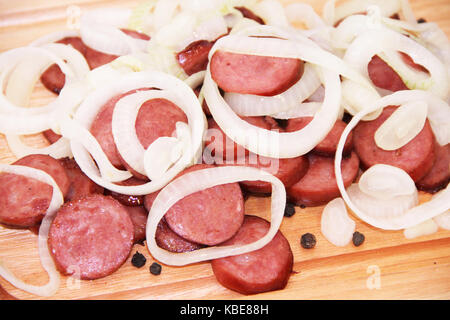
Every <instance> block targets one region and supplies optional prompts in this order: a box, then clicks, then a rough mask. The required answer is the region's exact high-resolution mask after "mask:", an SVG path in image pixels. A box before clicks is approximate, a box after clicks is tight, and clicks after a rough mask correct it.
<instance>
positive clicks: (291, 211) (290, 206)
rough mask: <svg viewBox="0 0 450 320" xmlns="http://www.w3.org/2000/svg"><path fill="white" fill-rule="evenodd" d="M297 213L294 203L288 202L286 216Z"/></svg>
mask: <svg viewBox="0 0 450 320" xmlns="http://www.w3.org/2000/svg"><path fill="white" fill-rule="evenodd" d="M294 214H295V207H294V205H293V204H292V203H290V202H286V207H284V216H285V217H292V216H293V215H294Z"/></svg>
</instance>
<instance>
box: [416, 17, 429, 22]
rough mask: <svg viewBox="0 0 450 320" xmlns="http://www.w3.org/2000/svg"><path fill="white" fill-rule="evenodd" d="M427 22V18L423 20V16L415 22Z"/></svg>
mask: <svg viewBox="0 0 450 320" xmlns="http://www.w3.org/2000/svg"><path fill="white" fill-rule="evenodd" d="M425 22H427V20H425V19H424V18H420V19H418V20H417V23H425Z"/></svg>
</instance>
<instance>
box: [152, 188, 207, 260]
mask: <svg viewBox="0 0 450 320" xmlns="http://www.w3.org/2000/svg"><path fill="white" fill-rule="evenodd" d="M157 195H158V192H154V193H151V194H149V195H147V196H145V208H146V209H147V210H148V211H150V209H151V207H152V205H153V201H155V199H156V196H157ZM155 241H156V244H157V245H158V247H160V248H162V249H164V250H167V251H170V252H177V253H181V252H189V251H193V250H197V249H200V248H203V247H204V246H203V245H200V244H198V243H195V242H191V241H188V240H186V239H184V238H182V237H180V236H179V235H177V234H176V233H175V232H173V231H172V230H171V229H170V228H169V226H168V225H167V223H166V220H165V219H164V217H163V218H162V219H161V221H159V223H158V226H157V228H156V234H155Z"/></svg>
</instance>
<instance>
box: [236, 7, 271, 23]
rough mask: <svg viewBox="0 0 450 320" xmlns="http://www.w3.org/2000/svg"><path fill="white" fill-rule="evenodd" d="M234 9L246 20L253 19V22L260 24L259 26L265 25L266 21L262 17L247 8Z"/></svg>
mask: <svg viewBox="0 0 450 320" xmlns="http://www.w3.org/2000/svg"><path fill="white" fill-rule="evenodd" d="M234 8H235V9H237V10H239V11H240V12H241V13H242V15H243V16H244V18H247V19H251V20H253V21H256V22H258V23H259V24H265V23H264V20H263V19H262V18H261V17H259V16H257V15H256V14H255V13H254V12H253V11H251V10H250V9H247V8H246V7H234Z"/></svg>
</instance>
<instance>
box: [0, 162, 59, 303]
mask: <svg viewBox="0 0 450 320" xmlns="http://www.w3.org/2000/svg"><path fill="white" fill-rule="evenodd" d="M0 171H2V172H8V173H13V174H18V175H23V176H26V177H29V178H33V179H36V180H39V181H41V182H44V183H47V184H49V185H51V186H52V187H53V193H52V199H51V201H50V204H49V207H48V208H47V211H46V213H45V216H44V219H43V220H42V223H41V226H40V228H39V236H38V250H39V256H40V259H41V264H42V267H43V268H44V270H45V271H46V272H47V274H48V276H49V281H48V282H47V284H45V285H42V286H35V285H30V284H27V283H25V282H23V281H22V280H20V279H19V278H17V277H16V276H15V275H14V274H13V273H12V272H11V271H10V270H9V269H7V268H6V267H5V266H4V265H3V262H0V276H2V277H3V278H4V279H5V280H7V281H8V282H9V283H11V284H12V285H13V286H15V287H16V288H19V289H21V290H24V291H26V292H29V293H32V294H35V295H39V296H44V297H49V296H52V295H53V294H55V293H56V291H57V290H58V288H59V282H60V276H59V273H58V271H57V270H56V266H55V263H54V261H53V258H52V256H51V254H50V250H49V248H48V243H47V239H48V231H49V229H50V224H51V222H52V221H53V218H54V216H55V214H56V212H57V211H58V209H59V207H60V206H61V205H62V204H63V203H64V198H63V195H62V193H61V190H60V189H59V187H58V185H57V184H56V182H55V180H53V178H52V177H51V176H50V175H49V174H47V173H46V172H44V171H42V170H38V169H34V168H30V167H25V166H17V165H7V164H0Z"/></svg>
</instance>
